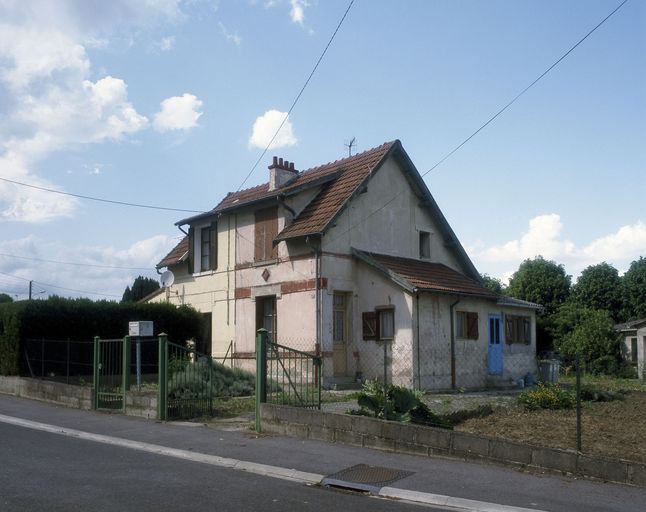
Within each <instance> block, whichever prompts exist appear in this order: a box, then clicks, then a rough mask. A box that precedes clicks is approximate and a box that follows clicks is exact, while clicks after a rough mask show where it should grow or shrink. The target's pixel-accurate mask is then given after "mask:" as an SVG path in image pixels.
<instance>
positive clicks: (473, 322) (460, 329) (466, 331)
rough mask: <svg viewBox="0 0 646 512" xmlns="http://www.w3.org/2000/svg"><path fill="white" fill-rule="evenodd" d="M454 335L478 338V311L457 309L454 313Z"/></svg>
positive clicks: (465, 338) (469, 338)
mask: <svg viewBox="0 0 646 512" xmlns="http://www.w3.org/2000/svg"><path fill="white" fill-rule="evenodd" d="M455 323H456V336H457V337H458V338H462V339H464V340H477V339H478V337H479V336H478V313H470V312H467V311H457V312H456V314H455Z"/></svg>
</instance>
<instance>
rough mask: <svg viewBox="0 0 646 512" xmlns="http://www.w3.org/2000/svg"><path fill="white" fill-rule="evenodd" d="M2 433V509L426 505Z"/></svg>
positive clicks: (2, 429) (11, 430)
mask: <svg viewBox="0 0 646 512" xmlns="http://www.w3.org/2000/svg"><path fill="white" fill-rule="evenodd" d="M0 439H1V440H2V441H1V444H0V461H1V464H0V510H2V511H3V512H13V511H21V512H27V511H44V510H47V511H50V512H55V511H66V512H67V511H76V510H78V511H84V512H86V511H96V512H101V511H106V512H115V511H130V510H132V511H137V512H148V511H150V512H153V511H154V512H159V511H165V510H170V511H183V510H186V511H189V510H190V511H195V510H205V511H206V510H222V511H256V510H262V511H263V512H265V511H266V512H273V511H276V512H285V511H291V510H304V511H312V512H318V511H320V512H323V511H325V512H329V511H331V510H344V511H346V510H347V511H350V510H352V511H354V510H356V511H366V512H367V511H371V512H372V511H386V510H396V511H401V512H404V511H409V510H416V511H418V510H419V509H420V508H419V506H417V505H412V504H406V503H401V502H393V501H386V500H383V499H377V498H372V497H367V496H363V495H358V494H354V493H347V492H340V491H334V490H330V489H326V488H321V487H312V486H307V485H303V484H298V483H292V482H288V481H285V480H279V479H275V478H268V477H263V476H258V475H254V474H249V473H245V472H240V471H233V470H229V469H225V468H218V467H213V466H207V465H204V464H200V463H197V462H187V461H182V460H178V459H174V458H171V457H165V456H160V455H153V454H148V453H142V452H138V451H133V450H129V449H127V448H120V447H113V446H107V445H104V444H100V443H94V442H91V441H84V440H80V439H74V438H70V437H63V436H59V435H56V434H50V433H47V432H39V431H35V430H31V429H27V428H23V427H17V426H14V425H7V424H2V423H0Z"/></svg>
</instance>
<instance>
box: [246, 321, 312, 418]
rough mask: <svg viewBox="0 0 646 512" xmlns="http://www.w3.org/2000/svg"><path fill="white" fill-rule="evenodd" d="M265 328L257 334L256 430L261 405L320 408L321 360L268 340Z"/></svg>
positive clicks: (308, 353) (310, 354)
mask: <svg viewBox="0 0 646 512" xmlns="http://www.w3.org/2000/svg"><path fill="white" fill-rule="evenodd" d="M267 334H268V333H267V331H266V330H265V329H260V330H259V331H258V335H257V337H256V430H257V431H260V404H261V403H273V404H280V405H291V406H294V407H306V408H312V409H320V408H321V380H322V379H321V378H322V369H323V359H322V358H321V356H320V355H318V354H313V353H310V352H303V351H301V350H296V349H293V348H291V347H288V346H286V345H281V344H279V343H276V342H273V341H271V340H269V338H268V336H267Z"/></svg>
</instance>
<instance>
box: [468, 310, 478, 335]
mask: <svg viewBox="0 0 646 512" xmlns="http://www.w3.org/2000/svg"><path fill="white" fill-rule="evenodd" d="M467 338H469V339H472V340H477V339H478V313H467Z"/></svg>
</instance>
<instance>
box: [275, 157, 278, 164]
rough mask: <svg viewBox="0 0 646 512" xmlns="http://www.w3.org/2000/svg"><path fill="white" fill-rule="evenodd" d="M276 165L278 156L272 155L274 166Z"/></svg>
mask: <svg viewBox="0 0 646 512" xmlns="http://www.w3.org/2000/svg"><path fill="white" fill-rule="evenodd" d="M276 165H278V157H277V156H275V157H274V166H276Z"/></svg>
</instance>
